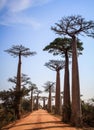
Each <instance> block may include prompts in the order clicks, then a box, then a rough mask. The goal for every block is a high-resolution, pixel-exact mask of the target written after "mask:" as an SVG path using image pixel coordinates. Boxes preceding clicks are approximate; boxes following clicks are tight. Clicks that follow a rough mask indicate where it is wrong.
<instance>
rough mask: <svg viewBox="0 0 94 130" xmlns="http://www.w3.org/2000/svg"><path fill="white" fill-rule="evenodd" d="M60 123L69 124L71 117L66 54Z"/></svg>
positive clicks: (66, 55) (66, 57) (66, 56)
mask: <svg viewBox="0 0 94 130" xmlns="http://www.w3.org/2000/svg"><path fill="white" fill-rule="evenodd" d="M62 112H63V114H62V121H63V122H69V121H70V115H71V108H70V83H69V58H68V53H67V51H66V53H65V75H64V98H63V110H62Z"/></svg>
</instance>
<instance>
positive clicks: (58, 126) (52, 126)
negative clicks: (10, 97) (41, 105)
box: [3, 109, 82, 130]
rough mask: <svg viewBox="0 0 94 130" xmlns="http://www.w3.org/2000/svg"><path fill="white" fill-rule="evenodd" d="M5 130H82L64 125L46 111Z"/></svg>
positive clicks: (26, 118) (36, 113)
mask: <svg viewBox="0 0 94 130" xmlns="http://www.w3.org/2000/svg"><path fill="white" fill-rule="evenodd" d="M3 130H82V129H80V128H74V127H71V126H70V125H68V124H64V123H62V122H61V121H60V119H59V118H57V117H55V116H53V115H50V114H49V113H48V112H47V111H45V110H41V109H40V110H38V111H34V112H33V113H31V114H30V115H29V116H27V117H25V118H23V119H21V120H18V121H17V122H16V123H15V124H12V125H9V126H8V127H7V128H5V129H3Z"/></svg>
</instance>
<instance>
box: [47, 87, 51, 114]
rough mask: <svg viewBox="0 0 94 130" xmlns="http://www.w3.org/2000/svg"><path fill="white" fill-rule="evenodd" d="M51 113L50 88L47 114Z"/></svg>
mask: <svg viewBox="0 0 94 130" xmlns="http://www.w3.org/2000/svg"><path fill="white" fill-rule="evenodd" d="M51 111H52V104H51V87H49V99H48V112H51Z"/></svg>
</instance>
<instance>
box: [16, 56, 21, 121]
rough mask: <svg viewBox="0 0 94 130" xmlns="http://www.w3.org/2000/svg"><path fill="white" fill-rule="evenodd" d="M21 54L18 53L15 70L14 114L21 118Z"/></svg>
mask: <svg viewBox="0 0 94 130" xmlns="http://www.w3.org/2000/svg"><path fill="white" fill-rule="evenodd" d="M20 92H21V54H19V61H18V70H17V85H16V97H15V98H16V105H15V106H16V108H15V115H16V116H17V119H20V118H21V93H20Z"/></svg>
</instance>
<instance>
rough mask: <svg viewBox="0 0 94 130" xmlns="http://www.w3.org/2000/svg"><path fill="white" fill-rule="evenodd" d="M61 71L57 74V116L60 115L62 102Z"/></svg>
mask: <svg viewBox="0 0 94 130" xmlns="http://www.w3.org/2000/svg"><path fill="white" fill-rule="evenodd" d="M59 71H60V70H59V69H57V72H56V95H55V114H60V110H61V109H60V108H61V100H60V72H59Z"/></svg>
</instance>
